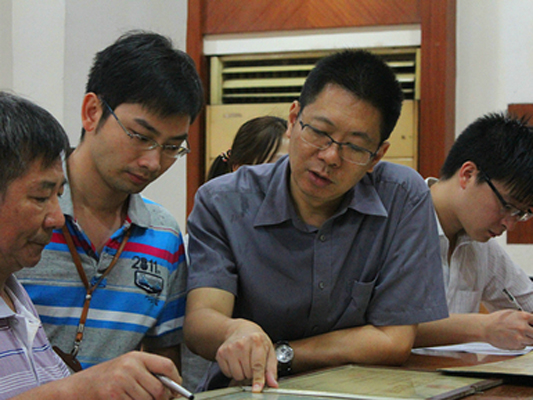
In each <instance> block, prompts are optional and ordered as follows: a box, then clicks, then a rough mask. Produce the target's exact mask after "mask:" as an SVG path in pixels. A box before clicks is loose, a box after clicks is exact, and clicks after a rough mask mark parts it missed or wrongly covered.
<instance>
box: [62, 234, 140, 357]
mask: <svg viewBox="0 0 533 400" xmlns="http://www.w3.org/2000/svg"><path fill="white" fill-rule="evenodd" d="M62 231H63V235H64V236H65V240H66V242H67V245H68V249H69V250H70V254H71V255H72V260H73V261H74V264H75V265H76V269H77V270H78V274H79V276H80V278H81V280H82V282H83V285H84V286H85V290H86V295H85V302H84V303H83V310H82V312H81V316H80V322H79V324H78V330H77V332H76V338H75V340H74V348H73V349H72V352H71V354H70V355H71V356H72V357H73V358H75V357H76V355H77V354H78V352H79V350H80V345H81V341H82V340H83V331H84V329H85V322H86V321H87V315H88V314H89V306H90V305H91V299H92V295H93V293H94V291H95V290H96V289H97V288H98V285H99V284H100V282H102V280H103V279H104V278H105V277H106V276H107V275H108V274H109V273H110V272H111V270H112V269H113V267H114V266H115V264H116V263H117V261H118V259H119V257H120V255H121V254H122V250H124V246H126V243H127V242H128V239H129V238H130V234H131V227H130V228H129V229H128V230H127V231H126V235H125V236H124V239H123V240H122V243H121V244H120V246H119V248H118V250H117V252H116V254H115V256H114V257H113V260H111V263H110V264H109V267H107V269H106V270H105V272H104V273H103V274H102V276H100V278H99V279H98V281H97V282H96V283H95V284H94V285H92V286H90V285H89V280H88V279H87V275H86V274H85V271H84V270H83V266H82V264H81V259H80V255H79V254H78V252H77V251H76V247H75V246H74V241H73V240H72V236H71V235H70V232H69V230H68V228H67V225H66V224H65V225H64V226H63V228H62Z"/></svg>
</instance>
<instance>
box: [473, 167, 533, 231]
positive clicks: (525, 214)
mask: <svg viewBox="0 0 533 400" xmlns="http://www.w3.org/2000/svg"><path fill="white" fill-rule="evenodd" d="M479 173H480V176H481V179H483V180H484V181H485V182H487V184H488V185H489V187H490V188H491V190H492V191H493V192H494V194H495V195H496V197H497V198H498V200H499V201H500V203H501V204H502V208H503V210H504V212H505V213H506V214H508V215H509V216H510V217H513V218H515V219H516V220H517V221H519V222H524V221H527V220H528V219H530V218H531V217H533V212H531V210H528V211H523V210H521V209H519V208H518V207H516V206H514V205H512V204H511V203H509V202H508V201H505V199H504V198H503V196H502V194H501V193H500V192H499V191H498V189H496V187H495V186H494V184H493V183H492V180H491V179H490V177H489V176H488V175H487V174H486V173H485V172H483V171H482V170H481V169H479Z"/></svg>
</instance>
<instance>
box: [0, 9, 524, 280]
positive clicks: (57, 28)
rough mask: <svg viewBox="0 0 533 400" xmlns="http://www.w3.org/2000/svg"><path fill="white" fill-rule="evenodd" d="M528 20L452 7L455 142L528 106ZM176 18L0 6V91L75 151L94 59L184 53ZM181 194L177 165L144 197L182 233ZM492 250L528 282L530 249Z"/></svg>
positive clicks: (519, 12) (171, 12)
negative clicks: (151, 48)
mask: <svg viewBox="0 0 533 400" xmlns="http://www.w3.org/2000/svg"><path fill="white" fill-rule="evenodd" d="M532 10H533V0H512V1H510V0H457V104H456V132H457V133H460V132H461V130H462V129H464V128H465V127H466V125H468V124H469V123H470V122H472V121H473V120H474V119H476V118H477V117H479V116H481V115H482V114H485V113H487V112H491V111H499V110H505V109H506V108H507V104H509V103H518V102H533V13H532V12H531V11H532ZM186 14H187V1H186V0H158V1H151V0H136V1H131V0H92V1H90V2H89V1H87V2H81V1H74V0H47V1H42V0H0V88H2V89H12V90H14V91H16V92H17V93H20V94H22V95H25V96H28V97H30V98H32V99H33V100H35V101H37V102H38V103H39V104H41V105H42V106H44V107H45V108H47V109H48V110H50V111H51V112H52V113H53V114H54V115H55V116H56V117H57V118H58V119H60V121H61V122H62V123H63V124H64V126H65V128H66V129H67V131H68V133H69V135H70V138H71V141H72V143H73V144H76V143H77V142H78V138H79V131H80V123H79V109H80V105H81V98H82V95H83V92H84V86H85V81H86V77H87V73H88V70H89V66H90V64H91V61H92V57H93V55H94V54H95V52H97V51H98V50H100V49H102V48H103V47H105V46H107V45H108V44H110V43H111V42H112V41H113V40H114V39H115V38H116V37H117V36H119V35H120V34H121V33H123V32H125V31H126V30H129V29H132V28H141V29H151V30H155V31H157V32H160V33H163V34H165V35H168V36H170V37H171V38H173V40H174V43H175V45H176V46H177V47H179V48H181V49H184V48H185V35H186V21H187V20H186V18H187V17H186ZM349 31H350V33H351V32H352V31H353V32H357V31H360V32H364V33H365V35H368V33H369V32H370V31H371V30H368V29H367V30H365V29H363V30H357V29H356V30H349ZM341 33H343V34H344V33H346V32H345V31H343V32H341ZM299 36H301V35H299ZM415 36H416V35H415ZM257 39H258V42H259V41H261V39H263V41H264V39H265V38H261V37H257ZM383 45H390V43H383ZM185 191H186V168H185V160H180V161H178V162H177V163H176V165H174V166H173V167H172V168H171V169H170V170H169V171H168V172H166V174H165V175H163V177H161V178H160V179H159V180H158V181H156V182H155V183H153V184H152V185H151V186H149V187H148V188H147V190H146V191H145V195H147V196H148V197H150V198H152V199H154V200H156V201H158V202H160V203H162V204H164V205H165V206H166V207H167V208H168V209H169V210H171V212H172V213H173V214H174V215H175V216H176V218H177V219H178V222H179V224H180V226H181V227H182V228H184V227H185V217H186V205H185V204H186V196H185ZM500 242H501V243H502V244H503V245H504V246H505V248H506V249H507V250H508V251H509V253H510V254H511V256H512V257H513V259H514V260H515V261H516V262H517V263H518V264H519V265H520V266H521V267H522V268H524V269H525V270H526V271H528V273H529V274H530V275H533V265H532V264H531V261H530V260H531V259H533V246H532V245H507V244H506V243H505V237H503V238H501V239H500Z"/></svg>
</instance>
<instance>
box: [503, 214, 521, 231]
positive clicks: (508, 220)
mask: <svg viewBox="0 0 533 400" xmlns="http://www.w3.org/2000/svg"><path fill="white" fill-rule="evenodd" d="M517 223H518V220H517V219H516V217H513V216H510V215H506V216H505V217H503V219H502V225H503V226H505V229H506V230H507V231H512V230H513V229H514V228H515V227H516V224H517Z"/></svg>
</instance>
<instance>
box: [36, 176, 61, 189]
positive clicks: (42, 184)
mask: <svg viewBox="0 0 533 400" xmlns="http://www.w3.org/2000/svg"><path fill="white" fill-rule="evenodd" d="M66 183H67V179H66V178H63V181H62V182H61V183H60V184H59V187H60V188H61V187H63V186H65V185H66ZM56 185H57V182H53V181H46V180H44V181H41V182H39V189H54V188H55V187H56Z"/></svg>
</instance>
